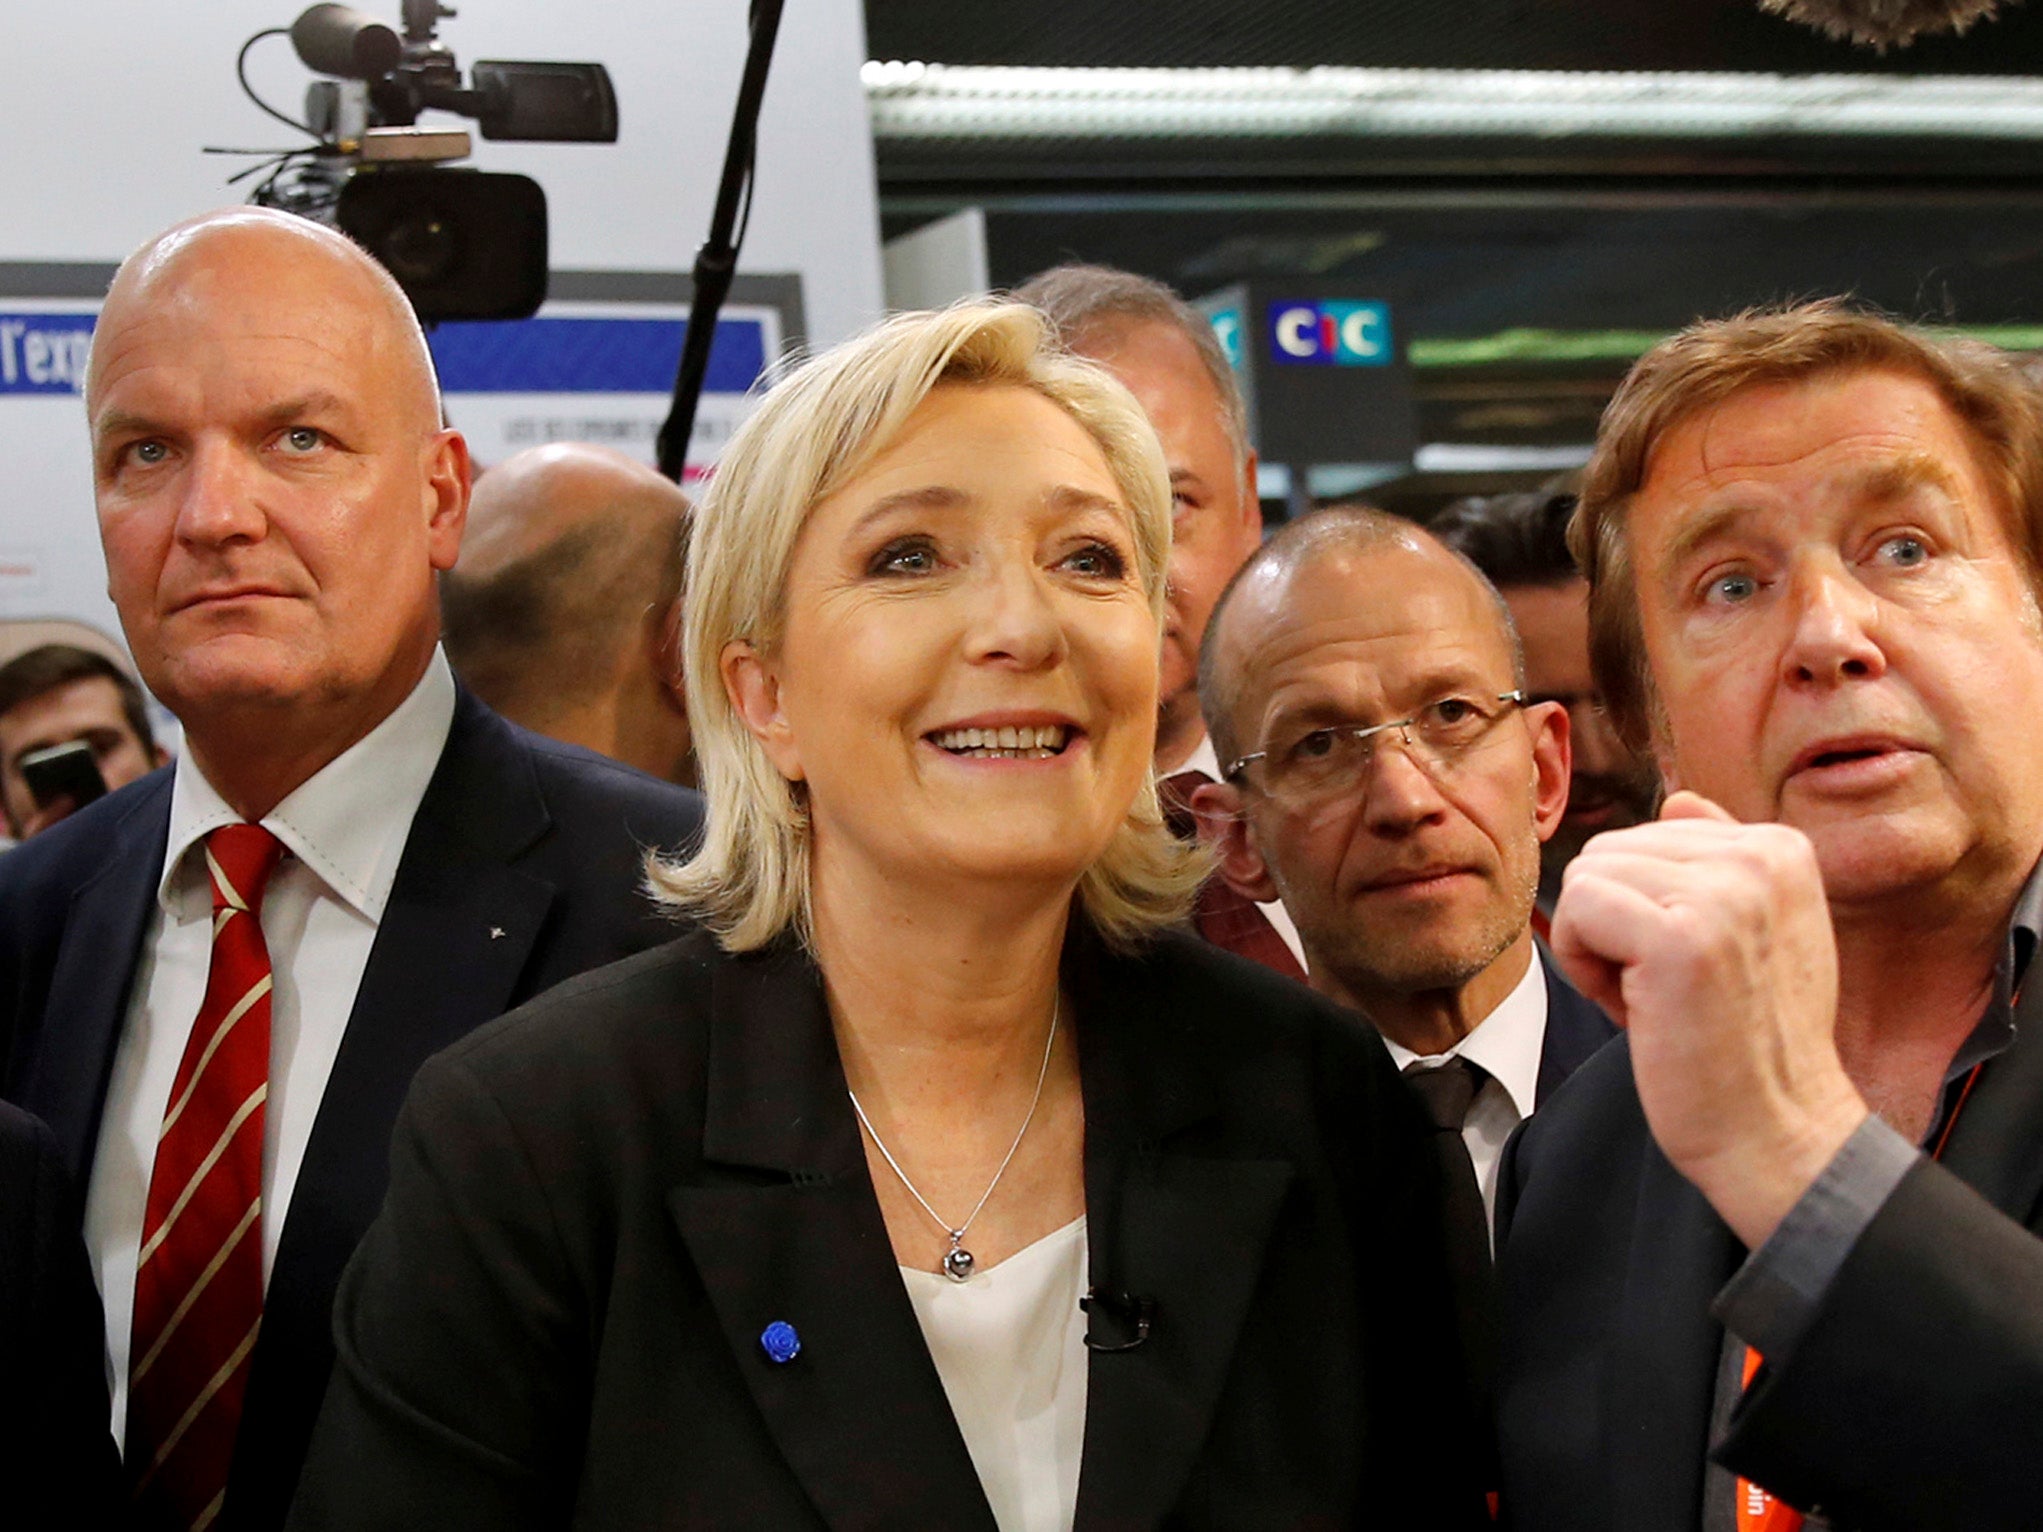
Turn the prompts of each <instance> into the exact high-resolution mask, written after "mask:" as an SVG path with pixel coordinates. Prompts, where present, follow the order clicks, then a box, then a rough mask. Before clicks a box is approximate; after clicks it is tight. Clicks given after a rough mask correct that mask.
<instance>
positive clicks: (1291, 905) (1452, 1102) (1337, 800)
mask: <svg viewBox="0 0 2043 1532" xmlns="http://www.w3.org/2000/svg"><path fill="white" fill-rule="evenodd" d="M1523 682H1524V675H1523V662H1522V660H1521V658H1520V656H1519V653H1518V646H1517V639H1516V636H1515V634H1514V632H1513V630H1512V627H1511V619H1510V614H1509V612H1508V611H1507V610H1506V608H1505V607H1504V605H1503V603H1502V602H1501V601H1500V600H1499V599H1498V597H1497V593H1496V591H1495V590H1493V589H1492V588H1491V587H1490V585H1489V584H1488V582H1487V581H1485V580H1484V579H1483V577H1482V575H1481V574H1479V573H1478V572H1477V571H1476V569H1475V567H1474V566H1473V565H1471V564H1470V563H1469V562H1468V560H1466V559H1465V558H1463V557H1462V556H1461V555H1459V554H1457V553H1453V552H1451V551H1449V550H1448V549H1447V548H1446V547H1444V546H1442V545H1441V544H1440V543H1439V542H1438V541H1437V540H1435V539H1434V538H1433V537H1431V536H1429V535H1428V534H1427V533H1425V532H1423V531H1421V530H1420V529H1419V528H1418V527H1416V526H1414V525H1412V524H1411V523H1409V522H1407V521H1404V520H1402V519H1400V518H1398V517H1394V516H1388V515H1385V514H1384V513H1382V512H1380V511H1374V510H1367V509H1361V508H1355V507H1338V508H1334V509H1329V510H1323V511H1316V512H1314V513H1313V514H1312V515H1310V516H1307V517H1304V518H1302V519H1301V520H1298V521H1295V522H1292V523H1290V524H1289V525H1287V526H1285V527H1284V528H1283V529H1282V530H1280V531H1279V532H1277V533H1276V535H1274V536H1273V537H1271V538H1270V539H1269V541H1267V542H1266V543H1264V544H1263V546H1262V548H1261V549H1260V550H1259V551H1258V552H1257V553H1256V554H1255V555H1254V556H1253V557H1252V558H1251V559H1250V560H1249V561H1248V563H1247V564H1245V565H1244V566H1243V567H1242V570H1241V573H1240V574H1239V575H1237V576H1236V577H1235V579H1234V582H1233V583H1232V584H1231V585H1230V586H1229V587H1228V588H1227V591H1226V593H1225V594H1224V595H1223V596H1222V597H1221V600H1220V604H1219V606H1218V607H1217V608H1216V610H1215V614H1214V618H1213V623H1212V626H1211V627H1210V628H1209V629H1208V630H1207V633H1206V642H1205V646H1204V654H1203V657H1202V664H1201V671H1200V678H1199V694H1200V700H1201V702H1202V703H1203V705H1204V707H1205V712H1206V726H1207V728H1208V729H1209V730H1211V732H1212V736H1213V740H1214V743H1215V744H1216V746H1217V747H1218V752H1219V759H1220V760H1221V761H1222V762H1223V763H1224V766H1223V773H1224V780H1223V781H1221V782H1219V783H1216V784H1214V785H1211V786H1208V787H1205V788H1201V789H1200V790H1199V792H1198V793H1197V794H1196V795H1195V798H1194V803H1195V806H1196V807H1197V808H1198V810H1199V811H1200V814H1201V817H1202V819H1203V820H1204V822H1205V824H1206V826H1207V828H1208V830H1209V833H1211V834H1212V835H1213V838H1214V840H1215V841H1216V844H1217V853H1218V858H1219V866H1218V876H1220V877H1221V878H1224V879H1225V880H1226V881H1227V883H1228V884H1229V885H1230V886H1231V887H1233V888H1234V889H1236V890H1237V891H1239V892H1240V893H1242V894H1244V895H1246V896H1247V897H1249V898H1252V899H1269V898H1271V897H1273V896H1274V895H1278V894H1281V895H1282V897H1283V899H1284V904H1285V907H1286V908H1287V909H1289V910H1290V911H1291V913H1292V916H1293V918H1294V919H1295V920H1296V921H1297V924H1298V932H1299V936H1300V938H1301V940H1302V941H1303V943H1304V946H1305V954H1306V966H1307V971H1308V977H1309V979H1310V982H1311V984H1312V986H1313V987H1314V988H1315V989H1317V990H1319V991H1320V992H1321V993H1322V994H1325V995H1329V996H1331V997H1332V998H1334V999H1336V1000H1339V1001H1341V1002H1342V1003H1344V1004H1346V1005H1350V1006H1353V1007H1354V1008H1355V1009H1357V1010H1359V1011H1361V1012H1363V1013H1364V1014H1365V1015H1367V1016H1368V1018H1369V1019H1370V1020H1371V1021H1372V1022H1373V1023H1375V1025H1376V1028H1377V1030H1378V1031H1379V1032H1381V1033H1382V1035H1383V1038H1384V1041H1385V1043H1386V1044H1387V1045H1388V1047H1389V1048H1390V1051H1391V1054H1392V1056H1393V1057H1394V1058H1395V1059H1396V1060H1397V1062H1398V1064H1399V1066H1400V1067H1402V1068H1404V1069H1406V1070H1407V1071H1408V1072H1410V1073H1411V1075H1412V1078H1413V1081H1414V1083H1415V1084H1416V1085H1418V1086H1419V1087H1420V1089H1421V1091H1422V1093H1423V1094H1425V1095H1426V1096H1427V1098H1428V1105H1429V1108H1431V1109H1432V1110H1433V1111H1434V1114H1435V1118H1436V1121H1437V1122H1439V1123H1440V1125H1441V1126H1442V1128H1443V1129H1453V1130H1455V1131H1456V1134H1457V1136H1458V1142H1456V1143H1454V1144H1450V1145H1447V1146H1445V1147H1447V1148H1448V1149H1450V1150H1452V1151H1454V1152H1453V1153H1452V1154H1450V1156H1449V1161H1450V1163H1449V1170H1450V1176H1451V1180H1452V1182H1453V1183H1454V1184H1455V1185H1458V1186H1459V1187H1460V1188H1461V1196H1462V1197H1463V1199H1464V1201H1465V1203H1466V1204H1468V1205H1471V1206H1473V1207H1474V1211H1473V1213H1472V1215H1471V1216H1472V1217H1475V1218H1483V1219H1485V1220H1486V1216H1487V1214H1488V1212H1489V1210H1490V1208H1491V1206H1492V1205H1493V1202H1494V1197H1495V1188H1496V1177H1497V1161H1498V1157H1499V1155H1500V1154H1501V1153H1502V1151H1503V1147H1504V1140H1505V1139H1506V1138H1507V1137H1509V1136H1510V1133H1511V1130H1512V1129H1513V1128H1515V1127H1516V1126H1517V1125H1518V1124H1519V1122H1520V1121H1522V1120H1523V1119H1524V1117H1525V1116H1526V1115H1527V1114H1528V1113H1530V1112H1531V1111H1532V1109H1533V1107H1534V1106H1535V1105H1536V1104H1537V1102H1538V1101H1539V1100H1540V1099H1542V1098H1543V1097H1544V1096H1545V1095H1547V1093H1548V1092H1550V1091H1552V1090H1553V1089H1554V1088H1555V1087H1557V1086H1558V1085H1559V1083H1560V1081H1561V1080H1562V1079H1564V1078H1565V1077H1566V1075H1567V1073H1568V1072H1569V1071H1570V1070H1572V1069H1573V1068H1574V1066H1575V1065H1577V1064H1579V1063H1580V1062H1581V1061H1582V1060H1583V1059H1585V1058H1587V1057H1588V1056H1589V1054H1590V1053H1592V1052H1594V1051H1595V1050H1596V1049H1597V1048H1598V1047H1600V1046H1601V1045H1602V1044H1603V1043H1604V1042H1605V1041H1607V1040H1608V1039H1609V1038H1610V1036H1611V1035H1612V1031H1613V1029H1612V1027H1611V1024H1610V1022H1609V1020H1608V1019H1607V1018H1606V1017H1604V1015H1603V1014H1602V1013H1601V1012H1600V1011H1598V1010H1597V1009H1596V1008H1595V1007H1593V1006H1591V1005H1589V1004H1588V1003H1587V1002H1586V1001H1584V1000H1583V999H1582V998H1581V997H1580V996H1579V995H1577V994H1575V993H1574V992H1573V991H1572V990H1570V989H1569V988H1568V987H1567V985H1566V983H1565V981H1563V980H1561V979H1559V978H1558V977H1557V976H1556V975H1555V974H1553V973H1552V971H1551V970H1549V969H1548V968H1547V967H1546V965H1545V964H1544V963H1541V962H1538V961H1535V955H1536V951H1535V949H1536V944H1535V942H1534V940H1533V935H1532V929H1531V924H1530V919H1531V914H1532V906H1533V895H1534V891H1535V890H1536V888H1537V886H1538V882H1539V848H1540V843H1541V842H1542V841H1543V840H1545V839H1546V837H1547V836H1549V835H1551V834H1552V833H1553V830H1554V827H1555V826H1556V825H1557V824H1558V823H1559V822H1560V818H1561V813H1562V810H1563V808H1564V807H1565V805H1566V802H1567V791H1568V761H1569V749H1568V715H1567V709H1566V708H1564V707H1562V706H1561V705H1560V704H1559V703H1553V702H1543V703H1530V704H1528V703H1527V701H1526V699H1525V694H1524V691H1523ZM1451 1189H1452V1188H1451ZM1478 1192H1479V1193H1480V1198H1481V1201H1480V1205H1475V1204H1476V1196H1477V1193H1478ZM1486 1243H1487V1242H1486V1241H1485V1244H1486Z"/></svg>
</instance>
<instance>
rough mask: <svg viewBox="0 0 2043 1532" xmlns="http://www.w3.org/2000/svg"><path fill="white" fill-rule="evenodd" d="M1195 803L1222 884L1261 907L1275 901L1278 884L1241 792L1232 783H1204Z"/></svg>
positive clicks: (1195, 794)
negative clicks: (1258, 843)
mask: <svg viewBox="0 0 2043 1532" xmlns="http://www.w3.org/2000/svg"><path fill="white" fill-rule="evenodd" d="M1191 802H1192V812H1193V814H1195V815H1196V816H1198V820H1199V839H1200V840H1201V841H1204V842H1205V843H1206V844H1207V845H1210V846H1211V847H1212V848H1213V852H1214V863H1213V867H1214V871H1215V872H1216V873H1217V874H1218V875H1219V877H1220V881H1221V882H1223V883H1225V884H1226V885H1227V886H1228V887H1229V888H1231V889H1233V890H1234V891H1235V892H1236V893H1237V894H1240V895H1241V896H1242V897H1243V898H1245V899H1253V900H1255V901H1256V902H1257V903H1258V904H1267V903H1269V901H1270V900H1272V899H1275V898H1276V897H1277V883H1276V880H1275V879H1274V878H1272V877H1271V876H1270V869H1269V868H1268V867H1267V866H1265V865H1264V863H1263V853H1262V851H1261V849H1260V848H1259V847H1258V846H1257V845H1256V832H1255V827H1254V826H1253V825H1251V824H1250V823H1249V820H1248V814H1247V811H1246V805H1245V804H1244V802H1243V800H1242V794H1241V789H1240V788H1238V787H1236V786H1235V785H1234V784H1233V783H1232V782H1203V783H1201V784H1200V785H1199V786H1197V787H1195V788H1193V789H1192V800H1191Z"/></svg>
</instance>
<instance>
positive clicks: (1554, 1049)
mask: <svg viewBox="0 0 2043 1532" xmlns="http://www.w3.org/2000/svg"><path fill="white" fill-rule="evenodd" d="M1539 966H1540V971H1541V972H1542V973H1543V974H1545V975H1546V1036H1545V1038H1544V1039H1543V1040H1542V1041H1541V1043H1540V1049H1539V1079H1538V1083H1537V1084H1536V1085H1535V1086H1534V1087H1533V1098H1532V1099H1533V1103H1534V1105H1535V1106H1545V1105H1546V1102H1547V1098H1548V1097H1549V1096H1551V1095H1552V1094H1553V1093H1554V1092H1555V1091H1557V1090H1559V1089H1560V1088H1561V1084H1562V1082H1563V1081H1565V1080H1566V1079H1567V1078H1568V1076H1569V1075H1571V1074H1573V1073H1574V1072H1575V1071H1576V1070H1578V1069H1580V1068H1581V1067H1582V1066H1583V1065H1584V1064H1586V1063H1588V1062H1589V1058H1590V1056H1591V1055H1592V1054H1594V1053H1595V1052H1596V1050H1597V1049H1599V1048H1601V1047H1602V1046H1603V1045H1604V1044H1605V1043H1607V1042H1609V1041H1610V1040H1611V1039H1612V1038H1613V1037H1615V1036H1617V1025H1616V1023H1614V1022H1613V1021H1611V1019H1610V1018H1609V1017H1608V1016H1606V1015H1604V1014H1603V1010H1602V1007H1600V1006H1598V1005H1597V1004H1596V1003H1595V1002H1594V1001H1592V1000H1590V999H1589V998H1588V997H1587V996H1585V995H1584V994H1583V993H1582V992H1581V991H1580V990H1578V989H1576V988H1575V986H1574V985H1572V984H1570V983H1569V982H1568V981H1567V980H1566V979H1565V978H1563V977H1562V976H1561V974H1560V973H1559V971H1558V970H1556V969H1555V967H1554V965H1553V961H1552V959H1550V958H1549V957H1548V956H1547V953H1546V949H1545V947H1543V946H1542V947H1541V948H1540V949H1539Z"/></svg>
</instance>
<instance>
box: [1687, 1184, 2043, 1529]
mask: <svg viewBox="0 0 2043 1532" xmlns="http://www.w3.org/2000/svg"><path fill="white" fill-rule="evenodd" d="M2038 1443H2043V1240H2039V1239H2038V1238H2037V1237H2036V1236H2035V1235H2034V1234H2031V1233H2030V1232H2028V1231H2027V1230H2025V1229H2023V1228H2022V1227H2021V1226H2020V1225H2019V1224H2017V1223H2015V1222H2014V1221H2013V1220H2012V1219H2010V1218H2008V1217H2006V1216H2004V1215H2003V1214H2001V1213H1999V1212H1997V1211H1995V1209H1994V1208H1993V1207H1992V1206H1991V1205H1990V1204H1989V1203H1988V1202H1987V1201H1986V1200H1985V1199H1984V1198H1983V1197H1981V1196H1980V1195H1979V1194H1978V1193H1977V1192H1975V1191H1974V1190H1972V1188H1971V1187H1969V1186H1967V1185H1965V1183H1964V1182H1962V1181H1960V1180H1959V1179H1958V1178H1957V1177H1956V1176H1954V1175H1952V1174H1951V1173H1950V1172H1949V1171H1947V1170H1945V1169H1944V1168H1943V1167H1942V1166H1940V1165H1937V1164H1934V1163H1931V1162H1929V1161H1927V1160H1925V1161H1924V1162H1922V1163H1921V1164H1919V1165H1917V1166H1916V1168H1915V1169H1914V1170H1912V1171H1910V1172H1909V1174H1908V1175H1907V1177H1906V1178H1905V1179H1903V1181H1902V1182H1901V1184H1900V1185H1899V1186H1898V1187H1896V1188H1895V1190H1894V1193H1893V1195H1892V1196H1891V1197H1890V1198H1889V1199H1888V1201H1887V1203H1886V1204H1885V1206H1883V1207H1882V1208H1881V1210H1880V1212H1879V1214H1878V1215H1877V1216H1876V1217H1875V1218H1874V1220H1873V1222H1872V1223H1871V1225H1870V1226H1868V1227H1867V1229H1866V1231H1865V1232H1864V1234H1862V1235H1861V1236H1860V1237H1859V1240H1858V1242H1857V1243H1856V1244H1855V1245H1854V1246H1853V1248H1852V1253H1851V1255H1850V1256H1849V1257H1847V1259H1846V1261H1845V1264H1844V1266H1843V1268H1842V1269H1841V1270H1840V1271H1839V1273H1838V1276H1837V1281H1836V1283H1835V1285H1834V1286H1833V1287H1832V1289H1831V1290H1830V1292H1829V1293H1828V1294H1827V1295H1826V1298H1825V1301H1824V1303H1823V1306H1822V1308H1821V1309H1820V1310H1819V1312H1818V1315H1817V1318H1816V1320H1815V1323H1814V1324H1813V1325H1812V1326H1811V1328H1810V1329H1809V1331H1808V1333H1807V1334H1806V1335H1805V1336H1804V1337H1803V1339H1802V1341H1801V1343H1800V1344H1799V1345H1798V1346H1797V1347H1796V1349H1795V1351H1794V1354H1793V1356H1792V1357H1791V1358H1790V1359H1789V1361H1788V1363H1787V1365H1786V1366H1784V1367H1781V1368H1778V1369H1769V1370H1768V1371H1767V1372H1766V1373H1765V1374H1763V1375H1762V1376H1761V1377H1760V1379H1758V1380H1757V1382H1756V1384H1755V1386H1754V1387H1753V1388H1752V1389H1751V1390H1749V1391H1748V1392H1747V1394H1746V1396H1745V1398H1744V1400H1743V1401H1742V1402H1741V1404H1740V1407H1739V1409H1738V1412H1737V1414H1736V1415H1735V1416H1734V1417H1733V1420H1732V1424H1731V1430H1730V1434H1729V1436H1728V1438H1727V1439H1726V1441H1725V1443H1724V1445H1723V1446H1722V1448H1721V1449H1720V1451H1719V1453H1718V1457H1719V1458H1720V1459H1721V1460H1722V1461H1723V1462H1724V1464H1725V1465H1726V1466H1727V1467H1730V1468H1732V1469H1734V1470H1737V1471H1739V1472H1742V1473H1745V1474H1748V1475H1749V1476H1751V1477H1753V1478H1754V1479H1757V1480H1758V1481H1760V1482H1762V1483H1764V1484H1766V1485H1768V1486H1769V1487H1770V1488H1772V1489H1773V1490H1775V1491H1776V1492H1777V1493H1778V1494H1780V1495H1782V1496H1783V1497H1784V1498H1786V1499H1788V1500H1789V1501H1791V1502H1793V1503H1794V1504H1797V1505H1800V1506H1804V1507H1821V1508H1822V1509H1823V1511H1824V1512H1826V1513H1827V1514H1828V1515H1829V1516H1830V1517H1831V1518H1832V1519H1833V1520H1835V1521H1837V1522H1838V1523H1839V1524H1841V1525H1845V1526H1854V1527H1865V1528H1867V1529H1869V1532H1878V1529H1886V1528H1920V1529H1929V1528H1938V1529H1949V1532H1960V1529H1962V1532H1989V1529H1996V1528H2008V1529H2013V1528H2017V1527H2033V1526H2035V1525H2036V1524H2037V1519H2038V1516H2039V1511H2038V1505H2037V1500H2038V1494H2037V1490H2038V1483H2039V1475H2038V1470H2037V1466H2036V1461H2035V1458H2036V1445H2037V1444H2038Z"/></svg>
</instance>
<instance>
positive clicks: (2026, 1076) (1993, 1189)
mask: <svg viewBox="0 0 2043 1532" xmlns="http://www.w3.org/2000/svg"><path fill="white" fill-rule="evenodd" d="M2038 1122H2043V979H2039V978H2038V977H2036V976H2033V975H2032V976H2031V978H2030V980H2029V982H2028V983H2027V984H2026V985H2024V986H2023V990H2022V1003H2021V1005H2020V1006H2019V1007H2017V1008H2016V1011H2015V1037H2014V1041H2013V1042H2012V1043H2010V1044H2009V1045H2008V1048H2007V1051H2006V1052H2005V1053H2003V1054H2001V1055H2000V1056H1999V1057H1998V1058H1996V1059H1994V1060H1993V1061H1992V1062H1991V1063H1989V1064H1988V1065H1987V1066H1986V1068H1985V1069H1984V1070H1983V1071H1982V1072H1981V1074H1980V1076H1979V1084H1978V1085H1977V1087H1976V1088H1975V1089H1974V1090H1973V1092H1972V1096H1971V1099H1970V1100H1968V1101H1967V1102H1966V1103H1965V1106H1964V1110H1962V1111H1961V1112H1959V1114H1958V1120H1957V1122H1956V1123H1955V1124H1954V1125H1953V1126H1952V1128H1951V1141H1950V1142H1949V1143H1948V1144H1946V1145H1945V1146H1944V1156H1943V1163H1944V1165H1945V1167H1946V1168H1947V1169H1949V1170H1950V1171H1951V1172H1952V1174H1954V1175H1956V1176H1958V1177H1960V1178H1961V1179H1963V1180H1964V1181H1965V1182H1966V1183H1967V1184H1969V1185H1970V1186H1972V1187H1974V1188H1975V1189H1977V1190H1978V1192H1979V1193H1980V1195H1982V1196H1983V1197H1985V1198H1986V1199H1987V1201H1989V1202H1991V1203H1992V1204H1993V1205H1994V1206H1995V1207H1997V1208H1999V1209H2000V1210H2001V1211H2002V1212H2003V1213H2006V1214H2008V1215H2009V1216H2010V1217H2012V1218H2015V1219H2017V1220H2019V1221H2021V1222H2023V1223H2033V1221H2034V1220H2035V1218H2036V1215H2037V1212H2038V1210H2039V1208H2043V1134H2039V1133H2038V1132H2037V1131H2036V1124H2037V1123H2038Z"/></svg>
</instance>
